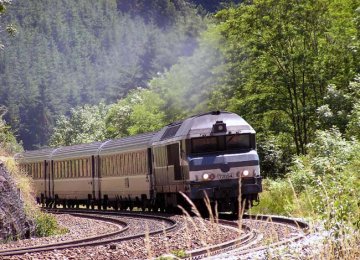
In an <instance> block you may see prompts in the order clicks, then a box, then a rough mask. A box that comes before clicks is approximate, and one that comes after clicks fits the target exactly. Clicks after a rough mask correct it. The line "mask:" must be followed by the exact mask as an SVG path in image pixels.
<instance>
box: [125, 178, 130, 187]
mask: <svg viewBox="0 0 360 260" xmlns="http://www.w3.org/2000/svg"><path fill="white" fill-rule="evenodd" d="M124 181H125V188H129V187H130V182H129V178H125V179H124Z"/></svg>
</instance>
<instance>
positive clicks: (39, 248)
mask: <svg viewBox="0 0 360 260" xmlns="http://www.w3.org/2000/svg"><path fill="white" fill-rule="evenodd" d="M47 211H48V212H50V213H53V214H70V215H72V216H76V217H82V218H90V219H95V220H100V221H105V222H110V223H112V224H115V225H117V226H118V230H117V231H115V232H111V233H107V234H101V235H96V236H91V237H87V238H83V239H75V240H69V241H64V242H57V243H50V244H44V245H36V246H28V247H21V248H12V249H3V250H0V256H14V255H23V254H28V253H36V252H45V251H51V250H61V249H69V248H75V247H85V246H99V245H109V244H113V243H117V242H121V241H126V240H131V239H136V238H140V237H145V236H146V235H155V234H158V233H161V232H164V230H165V231H166V232H169V231H171V230H173V229H175V228H176V227H177V223H176V222H175V221H174V220H171V219H168V218H165V217H162V216H155V215H151V216H150V215H145V214H134V213H115V212H96V213H95V212H94V211H84V210H79V211H76V210H66V209H64V210H59V209H58V210H47ZM119 216H126V217H127V218H129V217H136V218H144V219H154V220H157V221H161V222H168V223H169V224H170V225H169V226H168V227H166V228H161V229H157V230H151V231H149V230H144V232H142V233H138V234H133V235H127V236H121V235H122V234H123V233H124V232H126V231H127V230H128V229H129V224H128V223H126V222H124V221H123V220H120V219H117V218H116V217H119Z"/></svg>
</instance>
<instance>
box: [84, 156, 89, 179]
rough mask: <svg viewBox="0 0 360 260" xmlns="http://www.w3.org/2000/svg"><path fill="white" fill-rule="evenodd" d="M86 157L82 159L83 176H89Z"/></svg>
mask: <svg viewBox="0 0 360 260" xmlns="http://www.w3.org/2000/svg"><path fill="white" fill-rule="evenodd" d="M88 162H89V161H88V159H84V160H83V174H84V175H83V176H89V169H88Z"/></svg>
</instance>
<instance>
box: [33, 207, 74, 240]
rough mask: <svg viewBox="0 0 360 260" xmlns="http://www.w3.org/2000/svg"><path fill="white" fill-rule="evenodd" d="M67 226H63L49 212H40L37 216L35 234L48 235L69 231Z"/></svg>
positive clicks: (39, 235)
mask: <svg viewBox="0 0 360 260" xmlns="http://www.w3.org/2000/svg"><path fill="white" fill-rule="evenodd" d="M67 232H68V230H67V229H66V228H62V227H60V226H59V224H58V223H57V221H56V218H55V217H54V216H53V215H51V214H48V213H43V212H39V213H38V214H37V215H36V217H35V234H36V236H38V237H47V236H53V235H60V234H65V233H67Z"/></svg>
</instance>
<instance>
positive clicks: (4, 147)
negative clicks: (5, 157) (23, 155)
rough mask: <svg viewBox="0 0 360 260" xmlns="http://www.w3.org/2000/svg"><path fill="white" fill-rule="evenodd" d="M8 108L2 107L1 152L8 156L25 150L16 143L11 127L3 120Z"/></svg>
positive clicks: (0, 127)
mask: <svg viewBox="0 0 360 260" xmlns="http://www.w3.org/2000/svg"><path fill="white" fill-rule="evenodd" d="M6 112H7V110H6V108H5V107H3V106H0V151H1V152H5V153H7V154H14V153H15V152H21V151H22V150H23V148H22V146H21V144H19V143H18V142H17V141H16V138H15V135H14V134H13V133H12V132H11V130H10V127H9V126H7V125H6V122H5V121H4V120H3V116H4V114H5V113H6Z"/></svg>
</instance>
